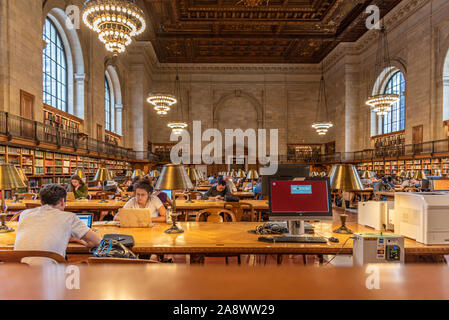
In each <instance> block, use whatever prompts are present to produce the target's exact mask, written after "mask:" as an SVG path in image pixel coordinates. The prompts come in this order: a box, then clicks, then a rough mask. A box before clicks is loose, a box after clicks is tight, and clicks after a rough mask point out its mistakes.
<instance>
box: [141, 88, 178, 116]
mask: <svg viewBox="0 0 449 320" xmlns="http://www.w3.org/2000/svg"><path fill="white" fill-rule="evenodd" d="M147 102H148V103H150V104H152V105H153V107H154V110H155V111H156V112H157V114H158V115H160V116H166V115H167V114H168V112H169V111H170V110H171V107H172V106H173V105H175V104H176V103H178V100H177V99H176V97H175V96H174V95H172V94H166V93H150V95H149V97H148V99H147Z"/></svg>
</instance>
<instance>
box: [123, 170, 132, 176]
mask: <svg viewBox="0 0 449 320" xmlns="http://www.w3.org/2000/svg"><path fill="white" fill-rule="evenodd" d="M125 176H126V178H131V177H132V176H133V172H132V171H131V170H128V171H126V175H125Z"/></svg>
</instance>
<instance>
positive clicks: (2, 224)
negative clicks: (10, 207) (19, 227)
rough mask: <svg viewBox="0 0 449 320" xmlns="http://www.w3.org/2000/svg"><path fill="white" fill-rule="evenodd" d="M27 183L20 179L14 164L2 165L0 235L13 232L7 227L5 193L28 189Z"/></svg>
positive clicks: (0, 175)
mask: <svg viewBox="0 0 449 320" xmlns="http://www.w3.org/2000/svg"><path fill="white" fill-rule="evenodd" d="M26 186H27V185H26V184H25V182H24V181H23V180H22V178H21V177H20V174H19V172H18V171H17V168H16V167H15V166H13V165H12V164H2V165H0V190H1V194H2V204H1V206H2V207H1V212H0V233H7V232H13V231H14V230H13V229H10V228H8V227H7V226H6V214H5V211H6V205H5V191H6V190H14V189H18V188H26Z"/></svg>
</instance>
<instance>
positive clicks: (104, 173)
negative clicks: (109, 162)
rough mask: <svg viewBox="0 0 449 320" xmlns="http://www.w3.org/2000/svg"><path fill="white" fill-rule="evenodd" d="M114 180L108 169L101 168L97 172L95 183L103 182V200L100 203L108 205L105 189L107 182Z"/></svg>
mask: <svg viewBox="0 0 449 320" xmlns="http://www.w3.org/2000/svg"><path fill="white" fill-rule="evenodd" d="M110 180H112V176H111V173H110V171H109V170H108V169H106V168H100V169H98V171H97V174H96V175H95V177H94V180H92V181H94V182H101V185H102V187H103V188H102V189H103V199H102V200H101V201H100V203H107V202H108V201H107V200H106V194H105V192H104V188H105V184H106V182H107V181H110Z"/></svg>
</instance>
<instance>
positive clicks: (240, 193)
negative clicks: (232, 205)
mask: <svg viewBox="0 0 449 320" xmlns="http://www.w3.org/2000/svg"><path fill="white" fill-rule="evenodd" d="M232 194H233V195H234V196H237V197H240V198H254V192H245V191H238V192H233V193H232Z"/></svg>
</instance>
